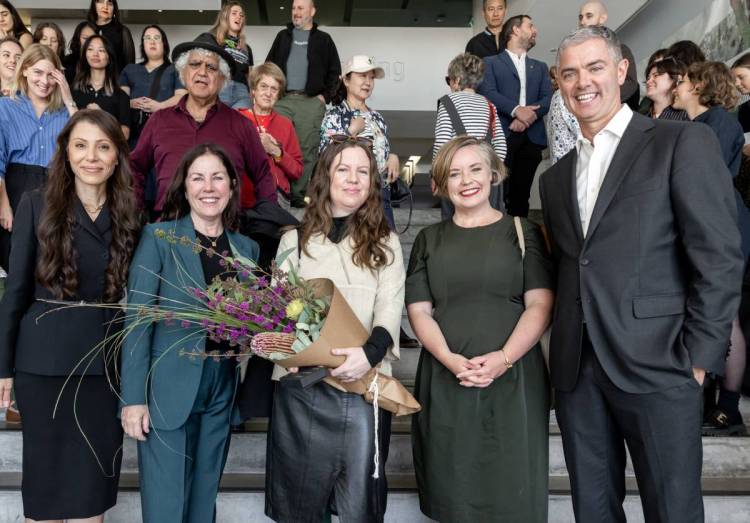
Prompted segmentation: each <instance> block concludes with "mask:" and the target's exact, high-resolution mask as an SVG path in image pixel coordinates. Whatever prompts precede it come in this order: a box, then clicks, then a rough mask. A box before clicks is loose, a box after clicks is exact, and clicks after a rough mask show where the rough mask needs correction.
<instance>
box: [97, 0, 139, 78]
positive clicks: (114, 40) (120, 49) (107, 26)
mask: <svg viewBox="0 0 750 523" xmlns="http://www.w3.org/2000/svg"><path fill="white" fill-rule="evenodd" d="M86 20H88V21H89V22H90V23H91V24H92V25H94V26H95V27H96V34H98V35H101V36H103V37H104V38H106V39H107V41H108V42H110V43H111V44H112V47H113V48H114V50H115V57H116V61H115V68H116V70H117V75H118V76H119V74H120V72H122V70H123V69H125V66H126V65H128V64H133V63H135V44H134V43H133V35H132V33H131V32H130V29H128V26H126V25H124V24H123V23H122V18H121V17H120V7H119V6H118V5H117V0H91V3H90V4H89V12H88V15H87V16H86Z"/></svg>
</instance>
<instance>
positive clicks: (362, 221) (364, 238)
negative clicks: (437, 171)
mask: <svg viewBox="0 0 750 523" xmlns="http://www.w3.org/2000/svg"><path fill="white" fill-rule="evenodd" d="M350 147H359V148H360V149H362V150H363V151H365V153H366V154H367V158H368V159H369V161H370V187H369V191H368V194H367V199H366V200H365V203H364V204H362V206H361V207H360V208H359V209H357V210H356V211H354V212H353V213H352V214H351V215H350V216H349V218H348V219H347V233H346V234H347V235H350V236H351V238H352V241H353V243H354V252H353V253H352V262H353V263H354V265H356V266H357V267H367V268H369V269H373V270H376V269H379V268H380V267H383V266H385V265H387V264H388V263H389V261H388V253H390V254H393V252H392V250H391V248H390V247H388V243H387V240H388V236H389V235H390V233H391V229H390V227H389V225H388V221H387V220H386V219H385V213H384V212H383V204H382V202H381V200H380V189H381V187H380V183H381V182H380V175H379V174H378V165H377V162H376V161H375V156H373V154H372V151H371V150H370V148H369V147H366V146H364V145H363V144H361V143H359V142H358V141H357V140H347V141H344V142H331V143H330V144H329V145H328V146H327V147H326V148H325V150H324V151H323V154H321V156H320V159H319V160H318V164H317V166H316V167H315V174H313V177H312V180H310V185H308V187H307V196H308V197H309V198H310V204H309V205H308V207H307V210H306V211H305V216H304V217H303V218H302V222H301V223H300V229H299V244H300V245H301V246H302V250H303V251H304V252H305V254H307V255H308V256H310V253H309V252H308V251H307V242H308V241H309V240H310V238H311V237H312V236H314V235H316V234H323V235H327V234H328V232H329V231H330V230H331V227H333V216H332V214H331V176H332V174H331V171H333V170H334V169H335V168H336V166H337V165H338V164H339V162H340V161H341V159H340V156H341V153H342V152H343V151H344V150H345V149H348V148H350Z"/></svg>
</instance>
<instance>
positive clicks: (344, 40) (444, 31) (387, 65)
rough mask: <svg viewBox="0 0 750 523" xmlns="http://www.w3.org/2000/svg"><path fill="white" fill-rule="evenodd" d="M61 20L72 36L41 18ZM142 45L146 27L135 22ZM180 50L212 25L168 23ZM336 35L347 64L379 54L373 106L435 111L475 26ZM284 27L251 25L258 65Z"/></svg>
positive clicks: (354, 30) (341, 30) (70, 25)
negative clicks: (448, 75)
mask: <svg viewBox="0 0 750 523" xmlns="http://www.w3.org/2000/svg"><path fill="white" fill-rule="evenodd" d="M43 21H52V22H55V23H57V24H58V25H59V26H60V27H61V28H62V30H63V32H64V33H65V36H66V38H70V36H71V35H72V34H73V30H74V29H75V26H76V25H77V22H72V21H70V20H42V19H35V20H33V21H32V26H35V25H36V24H37V23H39V22H43ZM129 27H130V30H131V31H132V33H133V38H134V39H135V40H136V48H137V47H138V40H139V38H140V35H141V32H142V31H143V27H144V26H143V25H132V26H129ZM162 28H163V29H164V30H165V31H166V33H167V35H168V36H169V43H170V45H171V46H172V48H174V47H175V46H176V45H177V44H179V43H180V42H184V41H187V40H192V39H193V38H195V37H196V36H197V35H198V34H200V33H201V32H203V31H206V30H207V27H206V26H184V25H183V26H163V27H162ZM322 29H323V30H324V31H326V32H328V33H330V34H331V37H332V38H333V40H334V42H336V47H337V49H338V52H339V57H340V58H341V61H342V62H345V61H346V60H347V58H348V57H349V56H351V55H353V54H367V55H371V56H374V57H375V59H376V61H377V62H378V65H380V66H381V67H383V69H385V72H386V76H385V78H384V79H382V80H378V81H377V82H376V85H375V91H374V93H373V95H372V98H371V105H372V107H374V108H376V109H379V110H383V111H434V110H435V103H436V100H437V99H438V98H440V97H441V96H443V95H444V94H446V93H447V92H448V88H447V86H446V85H445V80H444V79H443V78H444V77H445V72H446V69H447V68H448V62H450V61H451V60H452V59H453V58H454V57H455V56H456V55H457V54H459V53H461V52H463V50H464V47H465V46H466V42H467V41H468V40H469V38H471V36H472V30H471V28H469V27H465V28H464V27H461V28H404V27H323V28H322ZM279 30H280V28H279V27H268V26H248V27H247V28H246V34H247V37H248V41H249V43H250V47H251V48H252V50H253V55H254V58H255V63H256V64H257V63H262V62H263V61H264V60H265V58H266V55H267V54H268V50H269V49H270V48H271V44H272V43H273V39H274V38H275V37H276V34H277V33H278V32H279Z"/></svg>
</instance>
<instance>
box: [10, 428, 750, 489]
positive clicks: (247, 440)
mask: <svg viewBox="0 0 750 523" xmlns="http://www.w3.org/2000/svg"><path fill="white" fill-rule="evenodd" d="M549 449H550V450H549V461H550V465H549V472H550V475H551V476H567V469H566V467H565V459H564V455H563V451H562V441H561V439H560V436H557V435H553V436H550V446H549ZM21 450H22V449H21V434H20V432H17V431H3V432H0V472H20V471H21V456H22V452H21ZM136 456H137V454H136V446H135V442H134V441H133V440H132V439H130V438H126V439H125V445H124V452H123V465H122V471H123V472H136V471H137V470H138V460H137V457H136ZM265 461H266V435H265V434H264V433H244V434H234V435H233V438H232V444H231V445H230V447H229V458H228V459H227V465H226V468H225V472H227V473H263V472H265ZM386 470H387V471H388V472H389V473H393V474H395V473H399V474H409V473H412V472H413V465H412V453H411V438H410V435H409V434H393V435H392V437H391V445H390V450H389V456H388V462H387V464H386ZM626 473H627V474H628V475H629V476H632V475H633V472H632V467H631V466H630V465H628V467H627V471H626ZM703 476H704V477H712V478H713V477H717V478H750V438H705V439H704V440H703Z"/></svg>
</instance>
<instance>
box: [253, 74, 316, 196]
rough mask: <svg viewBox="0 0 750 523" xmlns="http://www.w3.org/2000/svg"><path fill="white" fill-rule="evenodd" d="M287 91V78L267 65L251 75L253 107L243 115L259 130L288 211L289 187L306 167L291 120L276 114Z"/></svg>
mask: <svg viewBox="0 0 750 523" xmlns="http://www.w3.org/2000/svg"><path fill="white" fill-rule="evenodd" d="M285 88H286V78H284V73H283V72H282V71H281V69H280V68H279V67H278V66H277V65H276V64H274V63H272V62H266V63H264V64H263V65H259V66H258V67H255V68H254V69H253V70H252V71H251V72H250V91H251V93H252V95H253V107H252V109H242V110H240V113H242V114H243V115H245V116H246V117H248V118H249V119H250V121H252V122H253V123H254V124H255V126H256V127H257V129H258V135H260V141H261V142H262V143H263V148H264V149H265V150H266V153H267V154H268V160H269V164H270V165H271V173H273V177H274V179H275V180H276V187H277V189H278V190H279V194H280V196H283V198H280V199H279V203H280V204H285V206H286V207H288V205H289V191H290V183H291V182H292V181H294V180H296V179H298V178H299V177H300V176H302V169H303V165H304V164H303V160H302V151H301V149H300V146H299V140H298V139H297V133H296V132H295V131H294V125H293V124H292V122H291V121H290V120H289V119H288V118H286V117H284V116H281V115H280V114H278V113H277V112H275V111H274V110H273V106H274V105H275V104H276V102H277V101H278V100H279V97H280V95H282V94H283V93H284V92H285Z"/></svg>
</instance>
